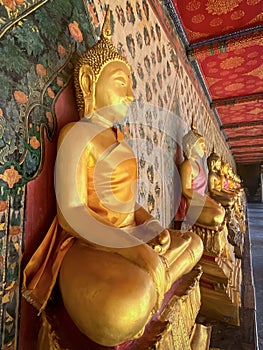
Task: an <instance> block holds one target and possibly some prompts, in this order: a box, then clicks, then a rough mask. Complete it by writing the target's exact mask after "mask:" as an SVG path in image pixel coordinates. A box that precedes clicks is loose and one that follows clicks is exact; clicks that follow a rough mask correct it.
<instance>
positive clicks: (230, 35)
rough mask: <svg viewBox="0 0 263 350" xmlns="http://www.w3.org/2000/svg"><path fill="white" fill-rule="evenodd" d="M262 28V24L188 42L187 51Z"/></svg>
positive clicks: (258, 30)
mask: <svg viewBox="0 0 263 350" xmlns="http://www.w3.org/2000/svg"><path fill="white" fill-rule="evenodd" d="M262 28H263V26H262V25H258V26H256V27H252V28H247V29H242V30H238V31H236V32H232V33H228V34H224V35H220V36H215V37H213V38H211V39H207V40H202V41H199V42H197V43H194V44H190V45H189V48H188V51H190V50H193V49H196V48H200V47H202V46H207V45H211V44H215V43H219V42H222V41H226V40H231V39H236V38H240V37H242V36H245V35H250V34H253V33H258V32H260V31H262Z"/></svg>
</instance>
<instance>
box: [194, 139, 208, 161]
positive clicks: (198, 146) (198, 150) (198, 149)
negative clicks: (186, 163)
mask: <svg viewBox="0 0 263 350" xmlns="http://www.w3.org/2000/svg"><path fill="white" fill-rule="evenodd" d="M205 152H206V146H205V140H204V138H203V137H200V138H199V139H198V140H197V141H196V142H195V144H194V145H193V146H192V149H191V158H196V159H197V158H202V157H203V156H204V154H205Z"/></svg>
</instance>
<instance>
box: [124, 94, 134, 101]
mask: <svg viewBox="0 0 263 350" xmlns="http://www.w3.org/2000/svg"><path fill="white" fill-rule="evenodd" d="M125 100H126V102H132V101H133V100H134V95H132V96H127V97H126V99H125Z"/></svg>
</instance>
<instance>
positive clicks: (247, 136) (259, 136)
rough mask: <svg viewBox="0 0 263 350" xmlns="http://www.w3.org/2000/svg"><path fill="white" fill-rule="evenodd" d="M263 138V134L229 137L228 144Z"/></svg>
mask: <svg viewBox="0 0 263 350" xmlns="http://www.w3.org/2000/svg"><path fill="white" fill-rule="evenodd" d="M262 138H263V134H260V135H242V136H234V137H228V138H227V142H231V141H239V140H252V139H262Z"/></svg>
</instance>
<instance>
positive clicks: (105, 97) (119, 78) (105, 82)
mask: <svg viewBox="0 0 263 350" xmlns="http://www.w3.org/2000/svg"><path fill="white" fill-rule="evenodd" d="M133 100H134V94H133V91H132V79H131V72H130V69H129V68H128V66H127V65H126V64H125V63H123V62H118V61H117V62H110V63H109V64H107V65H106V66H105V67H104V68H103V70H102V72H101V74H100V77H99V79H98V81H97V84H96V87H95V110H96V112H97V113H98V114H101V115H102V116H103V117H104V118H107V119H108V120H110V121H112V122H113V123H114V122H116V121H118V120H121V119H123V118H124V117H125V116H126V114H127V112H128V109H129V105H130V102H132V101H133ZM105 107H110V108H105Z"/></svg>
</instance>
